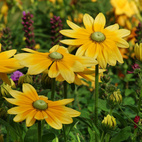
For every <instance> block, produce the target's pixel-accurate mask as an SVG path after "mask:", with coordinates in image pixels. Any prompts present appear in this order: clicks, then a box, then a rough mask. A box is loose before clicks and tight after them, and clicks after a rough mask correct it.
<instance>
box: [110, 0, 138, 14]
mask: <svg viewBox="0 0 142 142" xmlns="http://www.w3.org/2000/svg"><path fill="white" fill-rule="evenodd" d="M111 4H112V6H113V7H114V8H115V14H116V15H121V14H125V15H127V16H128V17H132V16H133V15H134V14H136V13H137V12H138V9H137V6H136V4H135V2H134V1H129V0H111Z"/></svg>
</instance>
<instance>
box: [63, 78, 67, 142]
mask: <svg viewBox="0 0 142 142" xmlns="http://www.w3.org/2000/svg"><path fill="white" fill-rule="evenodd" d="M63 84H64V99H66V98H67V82H66V81H64V82H63ZM63 133H64V142H66V141H67V136H66V126H65V125H63Z"/></svg>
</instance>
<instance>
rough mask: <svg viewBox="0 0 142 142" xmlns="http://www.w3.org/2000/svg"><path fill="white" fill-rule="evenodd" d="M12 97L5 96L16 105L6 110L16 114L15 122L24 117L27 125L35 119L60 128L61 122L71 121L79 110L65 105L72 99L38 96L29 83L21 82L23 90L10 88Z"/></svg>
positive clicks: (67, 122)
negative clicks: (49, 98) (52, 99)
mask: <svg viewBox="0 0 142 142" xmlns="http://www.w3.org/2000/svg"><path fill="white" fill-rule="evenodd" d="M9 93H10V94H11V95H12V96H13V97H14V98H5V99H6V100H7V101H8V102H10V103H12V104H14V105H17V106H16V107H13V108H11V109H9V110H8V113H9V114H16V116H15V117H14V119H13V120H14V121H15V122H21V121H23V120H25V119H26V125H27V127H30V126H32V125H33V124H34V123H35V121H36V120H43V119H45V121H46V122H47V123H48V124H49V125H50V126H51V127H53V128H55V129H61V128H62V124H70V123H72V122H73V120H72V117H77V116H79V115H80V112H78V111H76V110H73V109H71V108H68V107H65V105H66V104H68V103H70V102H72V101H73V100H74V99H64V100H59V101H50V100H48V98H47V97H45V96H38V94H37V92H36V90H35V89H34V88H33V87H32V86H31V85H30V84H26V83H25V84H23V92H20V91H16V90H10V91H9Z"/></svg>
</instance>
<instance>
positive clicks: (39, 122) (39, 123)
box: [38, 121, 42, 142]
mask: <svg viewBox="0 0 142 142" xmlns="http://www.w3.org/2000/svg"><path fill="white" fill-rule="evenodd" d="M38 142H42V136H41V121H38Z"/></svg>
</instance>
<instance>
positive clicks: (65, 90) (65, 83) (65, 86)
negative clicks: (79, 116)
mask: <svg viewBox="0 0 142 142" xmlns="http://www.w3.org/2000/svg"><path fill="white" fill-rule="evenodd" d="M63 83H64V99H66V98H67V82H66V81H64V82H63Z"/></svg>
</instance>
